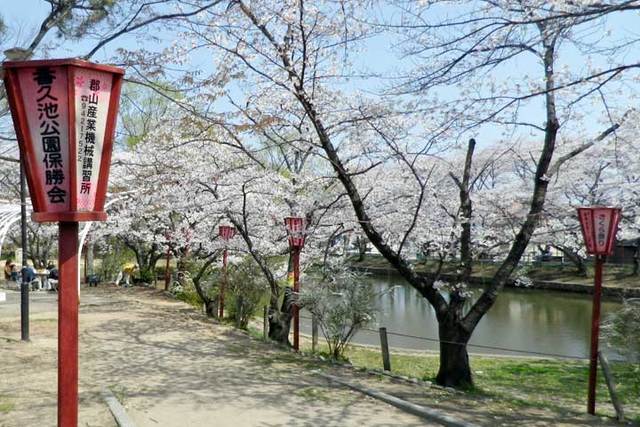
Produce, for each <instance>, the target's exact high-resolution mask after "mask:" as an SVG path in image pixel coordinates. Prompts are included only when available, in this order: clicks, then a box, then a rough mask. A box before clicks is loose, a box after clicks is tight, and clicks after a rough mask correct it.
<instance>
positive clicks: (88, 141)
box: [3, 59, 124, 222]
mask: <svg viewBox="0 0 640 427" xmlns="http://www.w3.org/2000/svg"><path fill="white" fill-rule="evenodd" d="M3 68H4V83H5V87H6V90H7V96H8V99H9V105H10V108H11V114H12V116H13V123H14V126H15V130H16V135H17V137H18V143H19V146H20V156H21V159H23V164H24V167H25V172H26V176H27V182H28V184H29V192H30V194H31V202H32V205H33V214H32V218H33V220H34V221H37V222H63V221H64V222H78V221H104V220H106V218H107V215H106V213H105V212H104V201H105V196H106V193H107V182H108V178H109V166H110V163H111V149H112V143H113V135H114V132H115V127H116V114H117V110H118V103H119V99H120V88H121V86H122V77H123V75H124V71H123V70H121V69H119V68H116V67H111V66H107V65H98V64H92V63H89V62H86V61H81V60H78V59H56V60H41V61H10V62H4V63H3Z"/></svg>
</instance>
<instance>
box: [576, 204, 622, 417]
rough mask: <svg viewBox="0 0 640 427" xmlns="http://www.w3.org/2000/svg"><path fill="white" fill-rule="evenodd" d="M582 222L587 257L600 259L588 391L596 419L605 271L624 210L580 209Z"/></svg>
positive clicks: (595, 295) (594, 298)
mask: <svg viewBox="0 0 640 427" xmlns="http://www.w3.org/2000/svg"><path fill="white" fill-rule="evenodd" d="M578 218H579V219H580V225H581V227H582V236H583V237H584V242H585V245H586V246H587V253H590V254H592V255H595V256H596V259H595V275H594V287H593V308H592V314H591V348H590V356H589V383H588V390H587V412H588V413H590V414H591V415H595V413H596V412H595V411H596V377H597V371H598V342H599V338H600V300H601V297H602V269H603V265H604V258H605V257H606V256H607V255H611V254H612V253H613V243H614V242H615V240H616V232H617V231H618V222H619V221H620V208H609V207H605V206H594V207H590V208H578Z"/></svg>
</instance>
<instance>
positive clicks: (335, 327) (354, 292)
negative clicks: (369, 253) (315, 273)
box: [300, 263, 378, 360]
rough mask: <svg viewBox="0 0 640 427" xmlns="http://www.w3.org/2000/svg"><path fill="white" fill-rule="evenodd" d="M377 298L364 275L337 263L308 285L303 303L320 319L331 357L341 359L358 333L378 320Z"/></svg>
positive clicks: (304, 290) (302, 297)
mask: <svg viewBox="0 0 640 427" xmlns="http://www.w3.org/2000/svg"><path fill="white" fill-rule="evenodd" d="M377 297H378V294H377V293H376V291H375V290H374V289H373V287H372V286H371V285H370V284H369V283H367V282H366V281H365V280H363V274H362V273H358V272H356V271H354V270H351V269H350V268H348V266H347V265H345V264H342V263H336V264H334V265H329V266H327V267H326V269H325V270H324V271H323V276H322V277H321V278H320V279H319V280H315V281H313V280H307V281H306V282H305V288H304V289H303V291H302V292H301V295H300V303H301V306H302V307H304V308H306V309H308V310H309V311H310V312H311V314H313V316H314V317H315V318H316V319H317V321H318V325H319V326H320V330H321V331H322V335H323V336H324V338H325V340H326V342H327V345H328V347H329V353H330V356H331V357H332V358H333V359H335V360H340V359H343V358H344V352H345V350H346V348H347V346H348V345H349V342H350V341H351V339H352V338H353V336H354V335H355V333H356V332H357V331H358V330H360V329H361V328H363V327H364V326H366V325H367V324H368V323H370V322H372V321H374V320H375V316H376V314H377V306H376V299H377Z"/></svg>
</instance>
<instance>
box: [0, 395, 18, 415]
mask: <svg viewBox="0 0 640 427" xmlns="http://www.w3.org/2000/svg"><path fill="white" fill-rule="evenodd" d="M14 408H15V405H14V404H13V403H11V402H8V401H7V396H4V395H2V394H0V414H8V413H9V412H11V411H13V409H14Z"/></svg>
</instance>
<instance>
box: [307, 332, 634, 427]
mask: <svg viewBox="0 0 640 427" xmlns="http://www.w3.org/2000/svg"><path fill="white" fill-rule="evenodd" d="M303 349H304V350H305V351H310V350H311V348H310V343H308V342H306V341H305V342H303ZM320 350H321V351H322V350H323V347H322V346H320ZM346 357H347V358H348V359H349V361H350V362H351V363H352V364H353V365H354V366H356V367H361V368H366V369H381V368H382V359H381V356H380V352H379V351H377V350H376V349H373V348H367V347H360V346H351V347H349V349H348V350H347V353H346ZM611 365H612V370H613V374H614V376H615V379H616V385H617V389H618V392H619V394H620V397H621V399H622V402H623V404H624V409H625V413H626V416H627V418H629V419H633V420H635V421H637V422H640V366H638V365H634V364H631V363H620V362H615V363H612V364H611ZM471 369H472V371H473V375H474V380H475V387H474V388H473V389H471V390H468V391H467V393H470V394H474V395H481V396H484V397H488V398H492V399H493V400H495V401H498V402H502V403H503V404H504V405H506V406H508V407H510V408H512V407H516V408H517V407H521V406H527V407H543V408H552V409H567V408H568V409H572V410H575V411H577V412H583V411H584V410H585V407H586V393H587V377H588V370H589V367H588V364H587V362H586V361H572V360H559V359H553V360H548V359H528V358H508V357H493V358H492V357H483V356H471ZM391 370H392V372H393V373H394V374H397V375H403V376H407V377H411V378H418V379H422V380H425V381H434V378H435V376H436V374H437V371H438V356H437V355H435V354H428V353H424V354H415V353H392V355H391ZM597 412H598V413H600V414H607V415H609V416H613V415H614V414H615V412H614V410H613V406H612V405H611V401H610V399H609V392H608V390H607V386H606V384H605V382H604V378H603V376H602V374H601V372H599V373H598V388H597Z"/></svg>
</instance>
